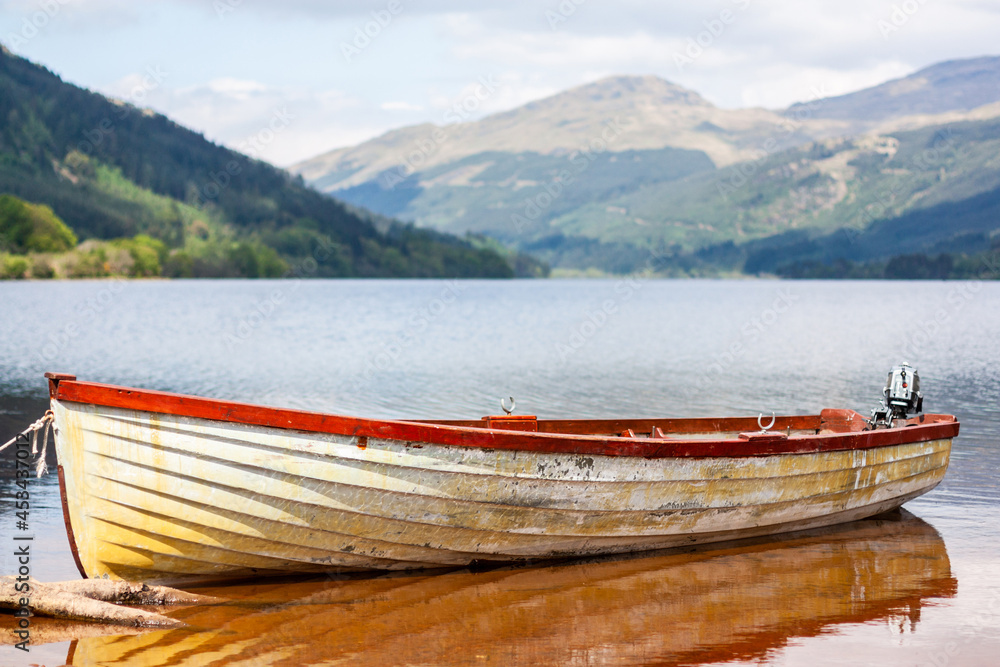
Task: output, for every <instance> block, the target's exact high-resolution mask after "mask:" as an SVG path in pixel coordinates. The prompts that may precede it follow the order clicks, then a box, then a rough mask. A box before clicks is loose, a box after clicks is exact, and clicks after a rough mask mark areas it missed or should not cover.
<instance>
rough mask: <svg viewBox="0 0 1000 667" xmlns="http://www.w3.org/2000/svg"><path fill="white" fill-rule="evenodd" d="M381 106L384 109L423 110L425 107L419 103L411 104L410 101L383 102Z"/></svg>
mask: <svg viewBox="0 0 1000 667" xmlns="http://www.w3.org/2000/svg"><path fill="white" fill-rule="evenodd" d="M379 108H380V109H382V110H383V111H423V110H424V108H423V107H422V106H420V105H419V104H410V103H409V102H383V103H382V104H380V105H379Z"/></svg>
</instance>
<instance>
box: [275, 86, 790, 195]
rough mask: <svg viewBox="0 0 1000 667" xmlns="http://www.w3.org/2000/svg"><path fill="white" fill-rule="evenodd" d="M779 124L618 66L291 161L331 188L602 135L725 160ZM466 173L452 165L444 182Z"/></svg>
mask: <svg viewBox="0 0 1000 667" xmlns="http://www.w3.org/2000/svg"><path fill="white" fill-rule="evenodd" d="M454 119H455V120H457V116H456V117H455V118H454ZM783 127H787V122H786V120H785V119H784V118H783V117H782V116H781V115H780V114H778V113H774V112H771V111H767V110H764V109H751V110H746V109H744V110H738V111H732V110H727V109H719V108H717V107H715V106H713V105H712V104H710V103H709V102H708V101H707V100H705V99H704V98H702V97H701V96H700V95H698V94H697V93H695V92H694V91H691V90H687V89H686V88H682V87H681V86H677V85H675V84H672V83H670V82H668V81H664V80H663V79H660V78H657V77H654V76H642V77H638V76H633V77H629V76H619V77H611V78H607V79H602V80H600V81H597V82H594V83H591V84H587V85H584V86H580V87H578V88H573V89H571V90H568V91H565V92H563V93H559V94H558V95H554V96H552V97H548V98H546V99H543V100H538V101H536V102H530V103H528V104H526V105H524V106H522V107H519V108H517V109H513V110H511V111H506V112H503V113H498V114H494V115H491V116H488V117H486V118H484V119H482V120H480V121H476V122H473V123H449V124H446V125H444V126H441V127H439V126H435V125H430V124H424V125H416V126H412V127H406V128H401V129H399V130H394V131H391V132H388V133H386V134H384V135H382V136H380V137H377V138H375V139H372V140H371V141H368V142H365V143H363V144H361V145H359V146H356V147H353V148H342V149H338V150H334V151H330V152H329V153H325V154H323V155H320V156H318V157H315V158H312V159H310V160H306V161H305V162H301V163H299V164H297V165H295V166H294V167H293V171H295V172H296V173H299V174H301V175H302V176H303V177H305V178H306V180H308V181H309V182H310V183H312V184H313V185H315V186H316V187H319V188H320V189H321V190H324V191H328V192H330V191H338V190H343V189H346V188H349V187H354V186H357V185H361V184H363V183H366V182H370V181H372V180H374V179H376V178H377V177H378V176H379V175H381V174H384V173H386V172H394V174H396V175H400V176H403V177H406V176H407V175H409V173H412V172H413V171H421V172H422V171H424V170H427V169H432V168H434V167H438V166H440V165H447V164H455V163H458V162H460V161H462V160H464V159H466V158H468V157H470V156H474V155H483V154H496V153H505V154H510V155H517V154H538V155H559V154H564V153H567V152H571V151H577V150H584V149H586V148H591V149H599V147H600V145H601V141H602V140H605V142H606V149H607V150H610V151H625V150H655V149H660V148H665V147H671V148H677V149H682V150H689V151H700V152H703V153H705V154H706V155H708V156H709V157H710V158H711V159H712V161H713V163H715V164H719V165H725V164H732V163H733V162H738V161H740V160H743V159H746V158H748V157H752V156H753V151H754V149H755V148H757V147H758V146H759V145H760V144H761V143H763V142H764V141H765V140H766V139H767V138H769V137H772V136H776V135H784V134H788V133H787V132H781V128H783ZM606 134H607V137H605V135H606ZM782 139H783V142H782V145H792V144H794V143H796V137H795V136H794V134H793V136H792V137H789V138H787V139H785V138H784V137H783V136H782ZM468 178H471V176H469V175H468V174H455V175H454V176H452V177H450V179H449V180H448V181H447V182H456V183H460V182H464V181H465V179H468Z"/></svg>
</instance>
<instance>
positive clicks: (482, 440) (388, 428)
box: [46, 373, 959, 459]
mask: <svg viewBox="0 0 1000 667" xmlns="http://www.w3.org/2000/svg"><path fill="white" fill-rule="evenodd" d="M46 376H47V377H49V393H50V395H51V397H52V398H53V399H56V400H59V401H68V402H74V403H85V404H92V405H99V406H106V407H113V408H122V409H126V410H138V411H143V412H152V413H157V414H168V415H177V416H182V417H194V418H200V419H209V420H214V421H222V422H230V423H238V424H247V425H254V426H268V427H272V428H281V429H290V430H295V431H306V432H310V433H331V434H336V435H346V436H354V437H358V438H381V439H387V440H402V441H407V442H412V443H415V444H435V445H451V446H456V447H474V448H480V449H514V450H523V451H531V452H551V453H562V454H583V455H603V456H634V457H641V458H647V459H659V458H673V457H692V458H705V457H723V458H735V457H748V456H769V455H774V454H809V453H814V452H827V451H839V450H856V449H870V448H874V447H889V446H892V445H899V444H904V443H912V442H926V441H929V440H938V439H942V438H953V437H955V436H956V435H958V429H959V424H958V421H957V420H956V419H955V418H954V417H953V416H951V415H935V414H928V415H922V416H921V417H919V418H915V419H912V420H910V421H909V423H908V426H907V427H906V428H894V429H881V430H877V431H849V432H843V433H822V434H806V435H792V436H791V437H788V438H775V439H762V440H758V441H754V440H752V439H751V440H746V439H739V438H729V439H719V440H701V439H698V440H695V439H690V440H685V439H681V438H670V439H665V440H659V439H653V438H641V439H639V438H623V437H616V436H608V435H580V434H579V433H576V432H575V431H578V430H584V429H586V430H590V431H592V432H597V433H602V432H603V433H608V432H619V431H621V430H623V428H619V427H622V426H623V425H629V426H625V428H628V427H636V426H638V427H641V428H643V429H645V428H646V426H647V425H654V424H655V425H659V426H661V427H662V426H664V425H666V426H668V427H669V426H672V427H674V428H676V429H678V430H683V431H687V432H701V433H707V432H712V431H727V432H738V431H755V430H757V428H758V427H757V420H756V418H754V417H744V418H725V419H660V420H656V419H635V420H541V421H539V422H538V428H539V431H538V432H534V431H502V430H495V429H494V430H490V429H487V428H485V426H484V424H485V421H482V422H471V421H470V422H420V421H400V420H380V419H363V418H358V417H346V416H341V415H331V414H323V413H318V412H307V411H303V410H286V409H282V408H271V407H265V406H259V405H251V404H247V403H235V402H231V401H220V400H215V399H210V398H200V397H197V396H187V395H184V394H174V393H169V392H162V391H152V390H146V389H135V388H131V387H119V386H115V385H108V384H100V383H95V382H79V381H77V380H76V379H75V377H74V376H72V375H66V374H56V373H47V374H46ZM829 413H830V415H831V416H832V417H833V418H834V419H832V420H831V421H832V422H834V423H836V424H838V425H843V424H845V423H846V422H847V418H848V416H850V415H856V414H857V413H853V412H851V411H850V410H837V411H829ZM826 416H827V414H826V413H824V415H823V416H819V415H816V416H811V417H778V418H777V421H776V423H775V425H774V430H773V431H772V433H775V432H777V431H781V430H784V429H786V428H792V429H802V428H806V429H815V428H819V426H820V424H821V423H825V422H826V419H825V417H826ZM857 418H861V415H857ZM476 423H479V424H480V425H479V426H474V425H473V424H476ZM588 427H589V428H588ZM845 428H846V427H845ZM571 430H572V431H573V432H569V433H567V431H571ZM646 432H648V429H646ZM359 444H362V443H359ZM364 444H367V443H364Z"/></svg>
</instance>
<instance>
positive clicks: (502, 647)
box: [67, 511, 957, 667]
mask: <svg viewBox="0 0 1000 667" xmlns="http://www.w3.org/2000/svg"><path fill="white" fill-rule="evenodd" d="M956 589H957V583H956V580H955V579H954V577H953V576H952V573H951V566H950V563H949V560H948V554H947V551H946V550H945V545H944V542H943V540H942V539H941V537H940V535H938V533H937V531H935V530H934V528H933V527H932V526H930V525H929V524H927V523H926V522H924V521H922V520H920V519H918V518H916V517H914V516H913V515H911V514H909V513H908V512H905V511H903V512H899V513H896V514H893V515H890V516H888V517H885V516H883V517H879V518H875V519H869V520H865V521H858V522H855V523H851V524H847V525H844V526H839V527H835V528H830V529H824V530H821V531H810V532H809V533H799V534H796V535H792V536H788V537H785V538H784V539H779V540H775V539H769V540H767V541H758V542H755V543H747V542H741V543H739V544H737V545H730V546H724V547H715V548H702V549H697V550H691V551H689V552H687V553H677V552H676V551H674V552H671V553H663V554H659V555H645V556H642V557H632V558H615V559H605V560H599V561H590V562H579V561H577V562H573V563H563V564H556V565H550V566H545V567H524V568H509V567H508V568H502V569H496V570H491V571H485V572H469V571H466V570H463V571H458V572H451V573H444V574H417V575H415V574H399V575H392V576H379V577H374V578H372V577H369V578H364V579H341V580H329V579H322V580H315V579H313V580H309V581H303V580H297V581H294V582H289V581H268V582H262V583H261V582H258V583H256V584H253V585H237V586H233V585H230V586H226V587H216V588H201V589H193V590H197V592H201V593H206V594H208V595H215V596H221V597H225V598H227V600H228V601H227V602H226V603H225V604H218V605H213V606H208V607H196V608H188V609H181V610H176V611H174V612H173V613H172V614H171V615H172V616H175V617H177V618H181V619H183V620H184V621H186V622H187V623H189V624H190V627H187V628H182V629H178V630H165V631H157V632H150V633H146V634H142V635H135V636H118V637H89V638H84V639H79V640H78V641H76V642H74V644H73V645H72V646H71V648H70V655H69V656H67V663H69V664H72V665H77V666H84V665H95V666H96V665H101V666H105V665H124V664H160V665H177V666H187V665H192V666H193V665H198V666H199V667H200V666H204V665H211V666H215V665H236V664H239V665H273V666H288V667H300V666H302V665H313V664H334V663H337V664H339V663H340V662H347V661H350V662H352V663H354V662H357V663H360V664H379V665H405V664H434V665H440V664H501V665H506V664H560V665H594V664H606V663H614V664H622V663H624V664H629V663H647V662H656V663H662V664H698V663H703V662H718V661H726V660H733V659H747V660H751V659H760V658H762V657H765V656H766V655H767V654H768V653H769V652H771V651H774V650H777V649H780V648H781V647H783V646H785V645H786V644H787V643H788V642H789V640H791V639H793V638H796V637H808V636H813V635H816V634H819V633H821V632H827V631H830V630H831V629H832V628H833V626H836V625H838V624H844V623H864V622H873V621H876V622H884V621H886V620H891V621H892V622H893V623H897V622H899V620H900V619H901V618H902V619H903V620H904V622H907V623H909V624H911V625H914V626H915V625H916V624H917V622H918V621H919V616H920V610H921V608H922V606H924V605H926V604H927V603H928V600H931V599H934V598H948V597H952V596H954V594H955V592H956Z"/></svg>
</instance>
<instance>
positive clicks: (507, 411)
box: [500, 396, 515, 414]
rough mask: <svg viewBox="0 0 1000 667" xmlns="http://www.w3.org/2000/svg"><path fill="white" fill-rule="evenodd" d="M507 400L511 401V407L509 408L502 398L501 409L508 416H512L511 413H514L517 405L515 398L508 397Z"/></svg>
mask: <svg viewBox="0 0 1000 667" xmlns="http://www.w3.org/2000/svg"><path fill="white" fill-rule="evenodd" d="M507 398H509V399H510V407H509V408H508V407H507V403H506V402H505V401H504V399H502V398H501V399H500V407H501V408H502V409H503V411H504V412H506V413H507V414H510V413H512V412H514V405H515V403H514V397H513V396H508V397H507Z"/></svg>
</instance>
